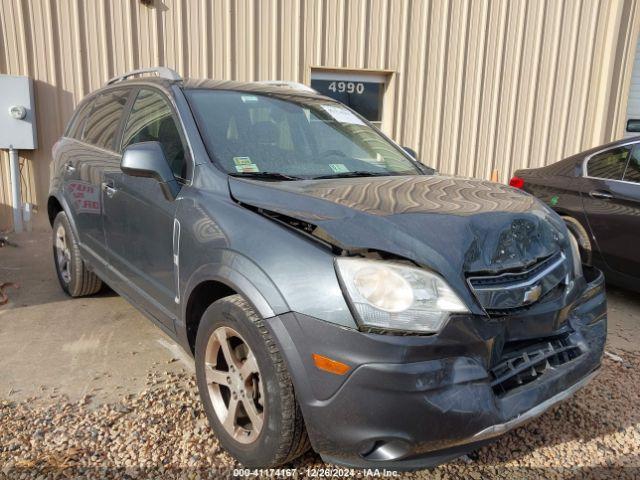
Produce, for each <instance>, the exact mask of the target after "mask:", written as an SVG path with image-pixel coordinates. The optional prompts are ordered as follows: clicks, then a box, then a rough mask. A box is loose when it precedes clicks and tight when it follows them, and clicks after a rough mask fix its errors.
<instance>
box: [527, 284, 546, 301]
mask: <svg viewBox="0 0 640 480" xmlns="http://www.w3.org/2000/svg"><path fill="white" fill-rule="evenodd" d="M540 295H542V287H541V286H540V285H539V284H538V285H533V286H531V287H529V288H527V289H526V290H525V291H524V298H523V299H522V303H524V304H525V305H528V304H529V303H533V302H535V301H537V300H538V299H539V298H540Z"/></svg>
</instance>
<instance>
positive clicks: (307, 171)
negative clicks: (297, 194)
mask: <svg viewBox="0 0 640 480" xmlns="http://www.w3.org/2000/svg"><path fill="white" fill-rule="evenodd" d="M186 94H187V98H188V100H189V103H190V105H191V108H192V110H193V111H194V114H195V117H196V121H197V122H198V127H199V129H200V132H201V134H202V136H203V138H204V141H205V144H206V147H207V150H208V151H209V154H210V155H211V156H212V157H213V158H214V160H215V161H216V162H217V163H218V164H219V165H220V166H221V167H222V168H223V169H224V170H226V171H227V172H228V173H229V174H230V175H238V176H242V175H246V176H252V177H256V178H274V179H279V180H297V179H300V178H330V177H341V176H342V177H344V176H374V175H417V174H421V173H422V172H421V171H420V169H419V167H418V166H416V164H415V163H414V162H413V161H411V160H410V159H409V158H408V157H407V156H406V155H405V153H404V152H403V151H401V150H400V149H399V148H398V147H396V146H395V145H393V144H392V143H390V142H389V141H388V140H386V139H385V138H384V137H383V136H382V135H380V134H379V133H378V132H377V131H376V130H374V129H373V128H372V127H370V126H369V125H367V124H366V123H364V122H363V121H362V120H361V119H360V118H359V117H358V116H356V115H355V114H354V113H353V112H352V111H351V110H349V109H348V108H346V107H344V106H343V105H341V104H339V103H336V102H332V101H331V100H328V99H321V98H318V99H314V98H302V97H286V99H281V98H274V97H272V96H266V95H260V94H255V93H245V92H236V91H226V90H204V89H203V90H188V91H187V92H186Z"/></svg>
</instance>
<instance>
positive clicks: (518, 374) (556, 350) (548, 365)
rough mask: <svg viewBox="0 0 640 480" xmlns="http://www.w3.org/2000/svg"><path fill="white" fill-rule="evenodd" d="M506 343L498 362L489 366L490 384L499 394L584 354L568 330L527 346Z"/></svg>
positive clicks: (524, 383) (501, 394) (533, 379)
mask: <svg viewBox="0 0 640 480" xmlns="http://www.w3.org/2000/svg"><path fill="white" fill-rule="evenodd" d="M521 345H522V344H518V343H511V344H509V343H507V344H506V345H505V348H504V350H503V352H504V353H503V356H502V358H501V359H500V361H499V363H498V364H497V365H495V366H494V367H493V368H492V369H491V370H490V375H491V379H492V381H491V387H492V388H493V392H494V393H495V394H496V395H497V396H503V395H505V394H507V393H508V392H510V391H511V390H513V389H514V388H518V387H521V386H522V385H526V384H528V383H531V382H533V381H535V380H537V379H538V378H539V377H540V376H541V375H543V374H544V373H545V372H547V371H549V370H553V369H554V368H556V367H559V366H560V365H564V364H565V363H567V362H570V361H571V360H574V359H576V358H578V357H579V356H580V355H582V350H581V349H580V347H579V346H577V345H574V344H573V343H572V342H571V340H570V338H569V334H568V333H565V334H563V335H558V336H556V337H550V338H547V339H545V341H544V342H540V343H534V344H529V345H526V346H524V347H522V346H521Z"/></svg>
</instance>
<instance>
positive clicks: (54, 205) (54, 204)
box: [47, 193, 79, 238]
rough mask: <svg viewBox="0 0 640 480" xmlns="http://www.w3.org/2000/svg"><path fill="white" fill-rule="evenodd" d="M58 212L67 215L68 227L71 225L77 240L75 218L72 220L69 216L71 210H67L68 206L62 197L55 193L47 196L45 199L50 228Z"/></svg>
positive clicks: (71, 216)
mask: <svg viewBox="0 0 640 480" xmlns="http://www.w3.org/2000/svg"><path fill="white" fill-rule="evenodd" d="M60 212H64V213H66V214H67V220H69V225H71V229H72V230H73V234H74V235H75V236H76V238H79V237H78V229H77V228H76V222H75V218H73V215H71V209H70V208H69V205H68V204H67V202H66V200H65V199H64V197H63V196H61V195H57V194H55V193H51V194H49V198H48V199H47V217H48V218H49V224H50V225H51V226H52V227H53V221H54V220H55V219H56V216H57V215H58V213H60Z"/></svg>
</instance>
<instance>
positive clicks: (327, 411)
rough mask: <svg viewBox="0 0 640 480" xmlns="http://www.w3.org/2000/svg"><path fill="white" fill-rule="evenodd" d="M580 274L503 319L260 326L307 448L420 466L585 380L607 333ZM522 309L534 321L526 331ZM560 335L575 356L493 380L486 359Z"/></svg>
mask: <svg viewBox="0 0 640 480" xmlns="http://www.w3.org/2000/svg"><path fill="white" fill-rule="evenodd" d="M588 280H589V283H588V284H587V285H586V286H583V287H582V288H581V289H580V293H579V294H577V295H575V296H574V298H572V299H570V301H569V302H568V303H567V302H565V305H564V306H563V307H562V308H555V309H553V308H549V307H550V306H549V305H547V306H546V307H545V306H544V305H541V306H539V307H538V310H535V309H534V310H530V311H528V312H526V313H520V314H519V315H512V316H509V317H500V318H493V317H491V318H490V317H479V316H473V315H466V316H458V317H456V318H453V319H451V320H450V321H449V323H448V324H447V326H446V327H445V329H444V330H443V331H442V332H440V333H439V334H438V335H433V336H393V335H378V334H367V333H363V332H358V331H354V330H350V329H345V328H341V327H339V326H336V325H333V324H329V323H326V322H322V321H320V320H317V319H314V318H312V317H308V316H304V315H300V314H296V313H288V314H285V315H281V316H279V317H274V318H272V319H270V321H269V323H268V324H269V326H270V329H271V331H272V333H273V335H274V337H275V338H276V340H277V342H278V343H279V346H280V348H281V351H282V352H283V353H284V355H285V358H286V361H287V364H288V367H289V370H290V373H291V375H292V378H293V382H294V386H295V389H296V396H297V398H298V401H299V402H300V405H301V408H302V411H303V414H304V418H305V423H306V426H307V432H308V434H309V438H310V440H311V443H312V446H313V447H314V449H315V450H316V451H317V452H319V453H320V454H321V456H322V457H323V459H325V460H326V461H329V462H331V463H337V464H342V465H348V466H353V467H366V468H387V469H415V468H424V467H429V466H433V465H436V464H438V463H442V462H444V461H447V460H450V459H452V458H455V457H457V456H459V455H461V454H463V453H465V452H468V451H470V450H473V449H475V448H477V447H478V446H480V445H482V444H484V443H486V442H487V441H489V440H490V439H491V438H493V437H495V436H497V435H500V434H502V433H504V432H506V431H508V430H510V429H512V428H514V427H516V426H518V425H520V424H522V423H524V422H526V421H528V420H529V419H531V418H533V417H535V416H537V415H540V414H541V413H543V412H544V411H545V410H547V409H548V408H550V407H551V406H553V405H555V404H556V403H558V402H560V401H562V400H564V399H565V398H567V397H568V396H570V395H571V394H573V393H574V392H575V391H576V390H578V389H579V388H581V387H582V386H583V385H585V384H586V383H587V382H588V381H589V380H590V379H591V378H593V376H594V375H595V373H596V371H597V369H598V367H599V365H600V361H601V357H602V353H603V350H604V344H605V339H606V331H607V326H606V322H607V320H606V297H605V289H604V279H603V277H602V274H601V273H600V272H598V271H595V270H590V271H589V272H588ZM523 317H526V318H528V319H529V322H535V326H533V327H532V328H531V329H530V331H531V336H529V337H527V336H526V332H527V329H526V324H527V321H526V318H523ZM559 335H561V336H562V338H563V339H564V340H563V342H565V344H568V345H570V346H571V348H575V349H576V351H579V355H574V356H572V357H566V358H565V359H564V360H566V361H563V362H556V363H555V364H552V365H548V368H542V369H540V372H539V373H537V374H534V376H533V377H535V378H533V379H531V378H528V380H527V382H528V383H527V382H524V383H523V384H522V385H516V386H513V385H512V384H510V385H509V387H508V388H507V389H504V388H502V389H498V388H497V387H496V377H495V374H494V373H493V372H494V367H495V366H496V365H502V363H504V358H505V355H511V354H506V353H505V352H513V351H518V352H519V351H520V349H521V348H522V349H524V351H526V350H527V349H528V348H530V347H529V345H532V346H535V345H539V344H544V343H545V342H546V340H547V339H554V338H559ZM516 347H517V348H516ZM531 348H532V347H531ZM312 353H319V354H321V355H325V356H327V357H330V358H334V359H336V360H340V361H342V362H344V363H347V364H349V365H350V366H351V367H352V368H351V370H350V372H349V373H348V374H347V375H345V376H338V375H333V374H329V373H326V372H322V371H320V370H318V369H317V368H315V366H314V365H313V363H312V359H311V354H312ZM525 358H528V357H527V356H526V354H525ZM554 358H555V357H554ZM501 362H502V363H501ZM519 375H520V374H519ZM517 378H520V377H517ZM512 383H513V382H512ZM492 384H493V385H492Z"/></svg>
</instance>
